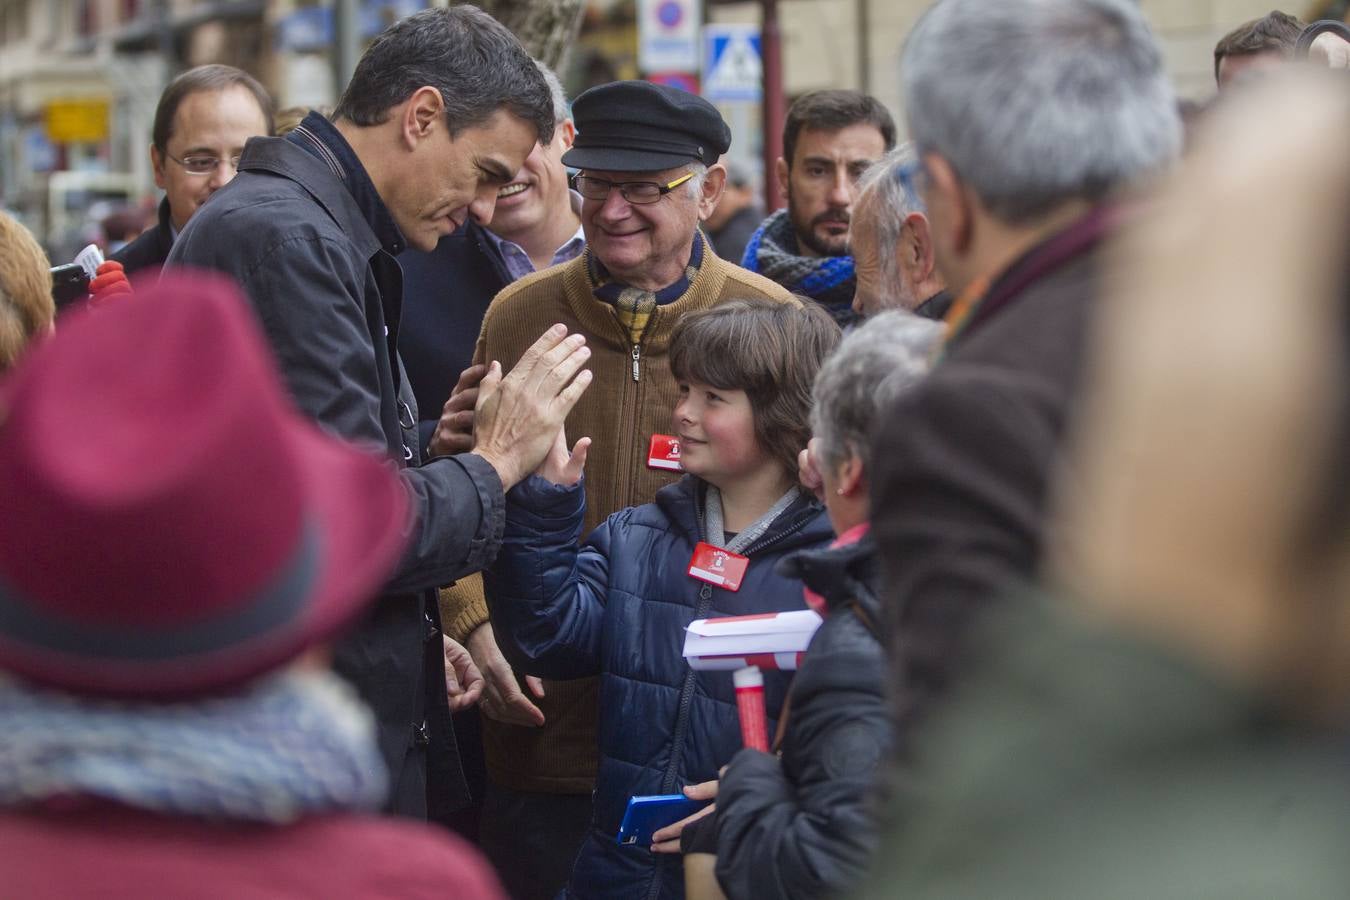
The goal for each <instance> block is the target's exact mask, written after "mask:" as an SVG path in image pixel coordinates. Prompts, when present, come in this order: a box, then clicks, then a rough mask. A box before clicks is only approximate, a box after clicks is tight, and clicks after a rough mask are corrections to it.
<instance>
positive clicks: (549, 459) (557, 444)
mask: <svg viewBox="0 0 1350 900" xmlns="http://www.w3.org/2000/svg"><path fill="white" fill-rule="evenodd" d="M590 446H591V439H590V438H588V437H584V438H582V439H581V440H579V441H577V445H576V446H575V447H573V448H572V452H571V453H568V452H567V435H566V434H565V433H564V429H562V428H559V429H558V436H557V437H556V438H554V439H553V446H552V447H550V448H549V451H548V456H545V457H544V461H543V462H542V463H540V464H539V468H538V469H536V470H535V472H534V474H536V475H538V476H539V477H540V478H543V479H544V480H546V481H549V482H552V483H553V484H560V485H565V486H567V487H571V486H572V485H574V484H576V483H577V482H578V481H580V480H581V473H582V472H583V471H584V470H585V468H586V452H587V451H588V450H589V449H590Z"/></svg>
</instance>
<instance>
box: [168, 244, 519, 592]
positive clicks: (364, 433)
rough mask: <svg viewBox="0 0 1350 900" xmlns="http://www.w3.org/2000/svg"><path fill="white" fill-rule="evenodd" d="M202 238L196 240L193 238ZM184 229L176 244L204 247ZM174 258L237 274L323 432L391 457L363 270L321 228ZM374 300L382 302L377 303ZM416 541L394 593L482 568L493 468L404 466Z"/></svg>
mask: <svg viewBox="0 0 1350 900" xmlns="http://www.w3.org/2000/svg"><path fill="white" fill-rule="evenodd" d="M193 238H196V240H193ZM202 241H203V236H202V235H201V234H200V233H196V234H194V233H192V229H189V230H188V231H185V232H184V235H183V236H182V238H180V241H179V243H180V244H183V243H187V244H191V245H196V244H200V243H202ZM171 258H172V259H173V260H174V261H181V262H184V263H191V264H194V265H204V264H209V265H211V266H212V267H213V268H219V269H222V270H224V271H226V272H227V273H230V274H232V275H234V276H235V277H236V278H237V279H238V281H239V283H240V285H241V286H242V287H243V288H244V291H245V293H246V294H247V295H248V297H249V299H250V300H251V301H252V304H253V307H254V309H255V310H256V311H257V313H258V318H259V320H260V321H261V323H262V326H263V329H264V331H265V332H266V335H267V338H268V342H269V344H270V345H271V347H272V351H273V353H274V354H275V356H276V358H277V361H278V362H279V363H280V365H281V371H282V375H283V377H284V379H285V381H286V384H287V387H288V388H289V389H290V393H291V396H292V397H293V398H294V400H295V402H296V404H297V405H298V406H299V407H300V409H301V410H302V411H303V412H305V413H307V414H308V415H310V416H311V417H313V419H314V420H315V421H316V422H317V423H318V424H319V425H320V427H322V428H324V429H326V430H328V431H330V432H332V433H333V434H336V435H338V436H340V437H343V438H346V439H347V440H350V441H353V442H355V443H357V444H360V445H364V446H366V447H368V448H369V449H370V450H371V451H372V452H376V453H379V454H380V455H382V456H387V455H388V453H389V449H388V439H387V436H386V433H385V428H384V425H383V423H382V421H381V397H380V393H379V391H380V383H381V382H380V372H379V367H378V362H377V357H376V352H377V351H376V347H375V344H374V340H373V338H372V336H371V333H370V324H369V322H370V321H375V320H374V319H372V318H370V317H371V316H372V315H375V313H374V311H371V310H367V309H366V303H367V296H368V292H367V290H366V278H367V271H366V264H365V261H364V260H359V259H354V258H353V254H352V253H351V250H350V247H348V246H346V245H344V244H343V243H342V242H341V241H339V240H336V239H335V238H333V237H330V236H328V235H327V234H325V233H324V232H322V231H321V230H319V229H295V230H293V231H292V232H291V233H290V234H288V235H287V236H286V237H285V238H284V239H282V240H280V241H278V242H276V243H275V244H273V245H272V246H270V247H268V248H266V249H265V250H264V251H263V252H260V253H256V254H250V253H249V252H248V250H247V248H239V249H238V251H236V252H235V253H233V254H231V253H229V252H227V251H224V250H222V251H213V250H211V249H208V248H201V247H197V246H183V247H176V248H175V252H174V253H173V254H172V257H171ZM372 302H378V300H377V299H376V300H374V301H372ZM400 474H401V476H402V478H403V481H404V484H405V485H406V486H407V488H408V491H409V493H410V495H411V496H412V499H413V504H414V516H413V518H412V520H411V521H410V522H409V526H408V527H409V528H410V530H411V531H412V536H411V541H410V545H409V548H408V550H407V551H406V553H405V555H404V559H403V563H402V565H401V566H400V567H399V570H398V572H397V573H396V574H395V576H394V578H393V579H391V581H390V584H389V587H388V590H390V591H391V592H395V593H398V592H411V591H416V590H421V589H423V588H430V587H435V586H437V585H442V584H448V583H450V582H451V581H454V580H455V579H456V578H459V577H461V576H462V575H464V574H466V573H468V572H473V571H477V570H479V569H482V568H483V567H484V566H486V565H487V564H488V563H489V562H490V561H491V559H492V557H493V555H495V553H496V549H497V545H498V543H499V542H500V540H501V529H502V522H503V518H504V512H503V509H504V503H505V500H504V497H503V494H502V488H501V482H500V480H499V479H498V477H497V473H496V470H494V469H493V468H492V467H491V466H490V465H489V464H488V463H487V462H486V461H484V460H482V459H481V458H479V457H474V456H471V455H466V456H463V457H452V458H449V459H441V460H436V461H433V462H431V463H429V464H428V465H425V466H421V467H416V468H409V469H403V470H402V471H401V473H400Z"/></svg>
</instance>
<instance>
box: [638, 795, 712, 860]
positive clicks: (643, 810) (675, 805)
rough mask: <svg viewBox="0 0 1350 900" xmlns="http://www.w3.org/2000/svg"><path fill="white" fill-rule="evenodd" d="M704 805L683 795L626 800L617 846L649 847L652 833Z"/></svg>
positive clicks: (700, 801) (701, 801) (705, 803)
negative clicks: (626, 804)
mask: <svg viewBox="0 0 1350 900" xmlns="http://www.w3.org/2000/svg"><path fill="white" fill-rule="evenodd" d="M706 805H707V801H704V800H690V799H689V798H688V797H686V796H685V795H684V794H654V795H651V796H647V797H629V798H628V809H626V810H624V813H623V822H622V823H621V824H620V825H619V836H618V838H617V840H618V842H619V843H620V844H637V845H639V846H641V847H650V846H651V844H652V834H653V832H657V831H660V830H661V829H662V828H665V827H666V826H667V825H671V824H674V823H675V822H678V821H680V820H681V819H683V818H685V817H686V816H692V815H693V814H694V813H696V812H698V811H699V810H700V809H702V808H703V807H704V806H706Z"/></svg>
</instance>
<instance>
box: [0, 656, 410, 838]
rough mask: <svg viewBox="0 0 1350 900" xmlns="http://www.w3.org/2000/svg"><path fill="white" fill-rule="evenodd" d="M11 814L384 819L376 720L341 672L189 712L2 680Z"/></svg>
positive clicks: (0, 792)
mask: <svg viewBox="0 0 1350 900" xmlns="http://www.w3.org/2000/svg"><path fill="white" fill-rule="evenodd" d="M0 735H4V737H3V739H0V808H9V809H13V808H20V807H24V806H29V805H32V804H40V803H42V802H45V801H48V800H53V799H60V798H69V797H87V798H96V799H100V800H107V801H112V802H115V803H119V804H122V805H124V806H130V807H133V808H136V809H141V810H146V811H150V812H156V813H163V814H167V815H185V816H196V817H200V818H207V819H221V820H231V821H245V822H266V823H273V824H282V823H286V822H293V821H295V820H297V819H299V818H301V817H303V816H305V815H309V814H312V813H319V812H329V811H336V810H360V809H374V808H376V807H378V806H379V805H380V803H381V802H382V801H383V799H384V797H385V792H386V789H387V776H386V774H385V770H384V763H383V761H382V759H381V757H380V754H379V751H378V749H377V747H376V744H375V737H374V725H373V720H372V718H371V715H370V713H369V711H368V710H366V708H365V707H364V706H363V705H361V703H360V701H359V700H358V699H357V698H356V695H355V693H354V692H353V691H352V689H351V688H350V687H348V686H347V684H346V682H344V681H342V680H341V679H340V678H338V677H337V676H336V675H333V674H331V673H329V672H299V671H292V672H285V673H282V674H280V675H277V676H273V677H271V678H268V679H266V680H264V681H260V682H257V683H256V684H255V685H253V686H252V688H251V689H250V690H249V691H247V692H246V693H243V694H234V695H230V696H225V697H214V698H209V699H204V700H195V701H189V702H183V703H139V702H137V703H133V702H126V701H117V700H96V699H90V698H84V697H76V696H73V695H70V694H65V693H58V692H56V691H48V690H42V689H38V688H33V687H29V686H27V685H23V684H20V683H19V682H17V681H13V680H9V679H3V680H0Z"/></svg>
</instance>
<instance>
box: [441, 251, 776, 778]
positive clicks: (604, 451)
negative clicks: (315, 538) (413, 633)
mask: <svg viewBox="0 0 1350 900" xmlns="http://www.w3.org/2000/svg"><path fill="white" fill-rule="evenodd" d="M589 255H590V251H589V250H588V251H587V252H586V253H585V254H583V255H582V256H579V257H577V258H576V259H574V260H572V261H571V262H568V263H564V264H562V265H559V266H553V267H551V268H548V269H544V270H543V271H541V272H536V273H535V274H533V275H530V276H527V277H525V278H522V279H520V280H519V281H516V282H514V283H512V284H510V285H508V286H507V287H506V288H504V289H503V290H502V292H501V293H499V294H498V295H497V296H496V297H495V298H494V299H493V301H492V305H491V306H489V307H488V311H487V314H486V315H485V316H484V317H483V328H482V330H481V331H480V332H479V337H478V345H477V348H476V350H475V353H474V362H476V363H481V362H490V361H492V360H497V361H498V362H500V363H501V365H502V369H503V371H510V370H511V367H512V366H514V365H515V364H516V362H517V361H518V360H519V359H520V357H521V356H522V355H524V353H525V351H526V350H527V349H529V347H530V345H531V344H533V343H534V342H535V341H536V340H538V339H539V336H540V335H541V334H543V333H544V332H545V331H546V330H547V329H548V328H549V327H550V326H552V325H555V324H557V323H559V322H561V323H563V324H564V325H566V326H567V329H568V331H572V332H580V333H582V334H584V335H585V336H586V345H587V346H588V347H589V348H590V350H591V358H590V361H589V362H588V363H587V368H589V369H590V370H591V373H592V375H593V376H594V378H593V380H592V381H591V385H590V387H589V388H587V390H586V393H585V394H584V395H583V396H582V398H581V400H580V401H578V402H577V405H576V406H575V407H574V408H573V409H572V412H571V414H570V415H569V416H568V417H567V438H568V442H569V446H570V445H571V444H573V443H575V442H576V440H577V439H578V438H581V437H590V438H591V441H592V443H591V448H590V452H589V454H588V455H587V458H586V482H585V486H586V521H585V526H584V528H585V532H584V533H586V534H589V533H590V532H591V530H592V529H594V528H595V527H596V526H597V525H598V524H600V523H601V522H603V521H604V520H605V519H606V518H608V517H609V515H610V514H611V513H615V512H618V511H619V510H621V509H625V508H627V507H629V506H639V505H641V504H643V503H650V502H651V501H652V500H653V498H654V497H655V496H656V492H657V490H658V489H660V488H661V487H663V486H665V485H667V484H670V483H672V482H674V481H676V480H678V478H679V474H680V473H678V472H669V471H663V470H660V469H649V468H647V451H648V447H649V443H650V441H651V436H652V435H653V434H668V433H670V430H671V414H672V413H673V411H674V409H675V401H676V399H677V397H678V393H679V390H678V388H677V386H676V384H675V379H674V377H673V376H672V375H671V373H670V356H669V350H670V333H671V330H672V329H673V328H674V327H675V323H676V322H677V321H679V318H680V317H681V316H682V315H684V314H685V313H687V312H692V311H694V310H700V309H708V308H710V307H712V306H716V305H717V304H718V303H721V302H723V301H725V300H732V299H738V298H767V299H770V300H779V301H782V302H790V301H791V300H792V295H791V294H789V293H788V291H787V290H786V289H785V288H783V287H782V286H780V285H778V284H776V283H774V282H772V281H770V280H769V279H767V278H764V277H762V276H760V275H756V274H755V273H753V272H748V271H746V270H745V269H742V268H740V267H739V266H736V265H733V264H732V263H729V262H727V261H725V260H723V259H720V258H719V257H717V256H716V255H714V254H712V253H708V254H705V255H704V257H703V264H702V266H701V267H700V268H699V270H698V274H697V275H696V276H695V277H694V279H693V281H692V282H691V283H690V285H689V289H688V290H686V291H685V292H684V293H683V294H682V295H680V297H679V298H678V299H676V300H674V301H673V302H670V303H666V304H663V305H660V306H658V307H657V308H656V310H655V311H654V312H653V313H652V319H651V321H650V322H649V323H648V325H647V328H646V331H645V332H644V334H643V336H642V342H641V343H640V344H638V345H637V347H636V352H635V348H634V345H633V344H632V343H630V341H629V337H628V331H627V329H626V328H624V327H623V325H621V324H620V323H619V320H618V318H617V317H616V315H615V311H614V308H613V307H612V306H611V305H609V304H608V303H605V302H604V301H602V300H599V299H597V298H596V297H595V295H594V294H593V293H592V285H591V282H590V280H589V278H588V277H587V261H588V257H589ZM635 371H636V373H637V375H636V378H635V377H634V372H635ZM441 616H442V621H443V622H444V623H445V633H446V634H447V635H449V636H450V637H451V638H453V639H454V640H457V641H460V642H461V643H462V642H463V641H464V640H465V639H466V638H467V637H468V635H469V634H470V632H472V631H473V630H474V629H475V628H477V627H478V626H479V625H481V624H483V623H485V622H486V621H487V619H488V607H487V600H486V599H485V597H484V594H483V582H482V578H481V577H480V576H478V575H475V576H473V577H471V578H465V579H462V580H460V581H459V582H457V583H456V584H455V585H454V586H452V587H450V588H447V589H445V590H443V591H442V592H441ZM544 687H545V696H544V697H542V698H538V699H536V698H534V697H533V695H529V696H531V699H533V700H534V702H535V703H536V704H537V705H538V706H539V709H540V710H541V711H542V712H543V713H544V718H545V723H544V725H543V727H541V728H527V727H523V726H518V725H507V724H503V723H501V722H497V721H495V720H493V719H490V718H487V717H484V718H483V745H484V753H485V755H486V757H487V769H488V775H489V777H490V778H492V780H493V781H494V782H495V783H497V784H500V785H502V786H504V787H508V788H511V789H513V790H519V791H537V792H543V793H558V794H584V793H589V792H590V791H591V789H592V788H593V787H594V784H595V769H596V759H597V757H596V736H595V726H596V714H597V711H598V703H599V693H598V683H597V680H596V679H594V678H587V679H581V680H578V681H562V682H552V681H545V685H544Z"/></svg>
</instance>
